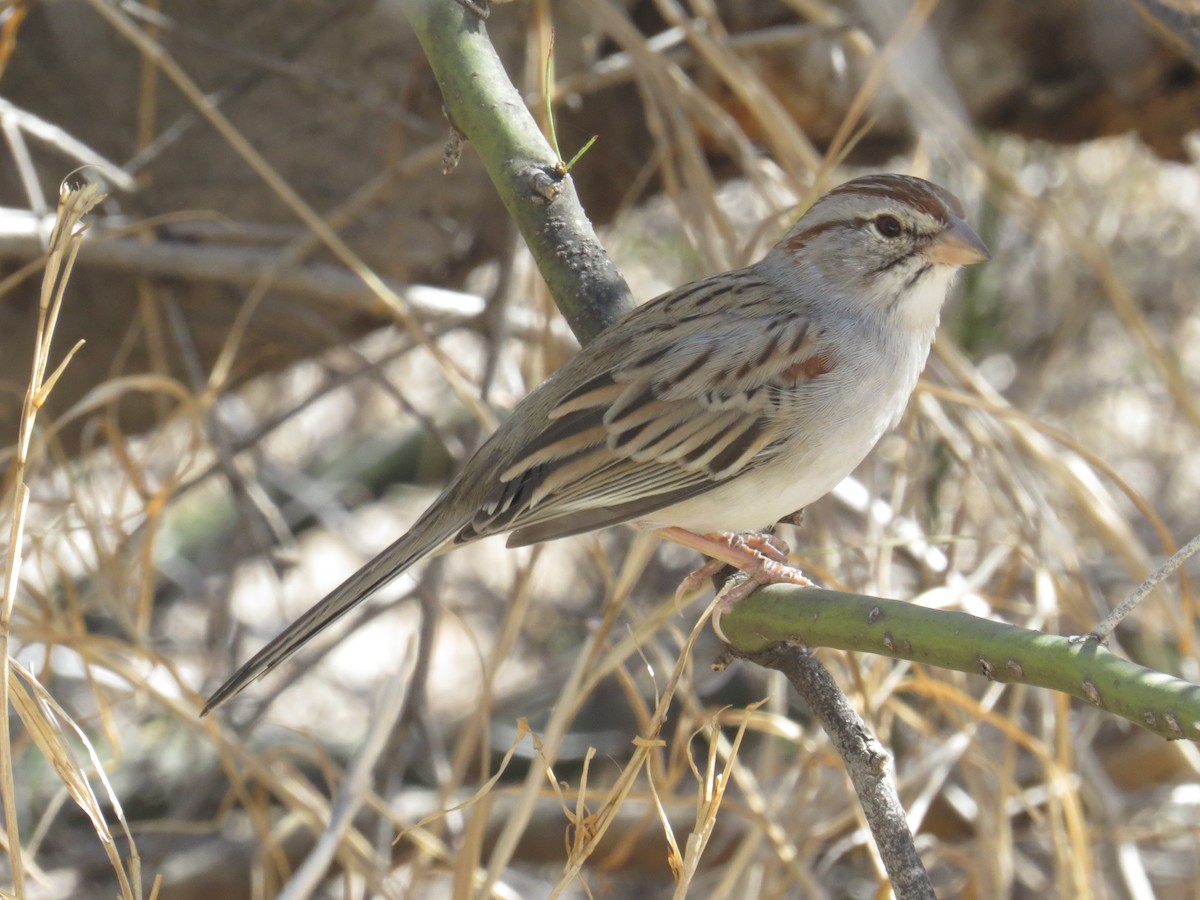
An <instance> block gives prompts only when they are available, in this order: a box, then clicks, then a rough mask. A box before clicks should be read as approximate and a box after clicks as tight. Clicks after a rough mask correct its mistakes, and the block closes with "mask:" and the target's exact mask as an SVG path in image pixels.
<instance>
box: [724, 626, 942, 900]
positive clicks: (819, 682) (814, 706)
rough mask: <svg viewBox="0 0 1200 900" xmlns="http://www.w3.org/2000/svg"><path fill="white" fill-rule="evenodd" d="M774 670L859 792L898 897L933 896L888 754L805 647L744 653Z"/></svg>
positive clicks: (902, 899) (782, 646) (907, 899)
mask: <svg viewBox="0 0 1200 900" xmlns="http://www.w3.org/2000/svg"><path fill="white" fill-rule="evenodd" d="M747 658H748V659H751V660H752V661H754V662H756V663H758V664H759V665H763V666H766V667H768V668H771V669H777V670H779V671H780V672H782V673H783V674H784V675H785V676H787V679H788V681H790V682H791V684H792V687H794V688H795V689H796V692H797V693H798V694H800V696H801V697H802V698H803V699H804V702H805V703H806V704H807V705H808V708H809V709H810V710H811V711H812V713H813V715H815V716H816V717H817V718H818V719H819V720H820V722H821V727H822V728H824V729H825V733H826V734H827V735H829V740H830V741H831V742H832V743H833V746H834V747H835V748H836V749H837V751H838V754H839V755H840V756H841V758H842V761H843V762H844V763H845V764H846V772H847V773H848V774H849V775H850V781H851V783H852V784H853V785H854V791H855V793H856V794H858V800H859V803H860V804H861V805H862V810H863V814H864V815H865V816H866V819H867V825H868V826H870V829H871V834H872V835H873V836H874V838H875V846H876V847H877V848H878V850H879V856H880V858H881V859H882V860H883V865H884V868H885V869H887V873H888V877H890V878H891V880H892V890H893V891H895V893H896V896H897V897H898V898H899V900H913V898H934V897H935V896H936V895H935V894H934V892H933V885H932V884H930V881H929V875H928V874H927V873H926V872H925V866H924V865H923V864H922V863H921V857H920V856H919V855H918V854H917V848H916V845H915V844H914V843H913V836H912V832H910V831H909V829H908V823H907V820H906V818H905V813H904V807H903V805H901V803H900V796H899V794H897V793H896V787H895V784H894V783H893V781H892V777H891V768H892V767H891V756H890V755H889V754H888V752H887V751H886V750H885V749H884V747H883V745H882V744H881V743H879V741H878V740H877V739H876V738H875V736H874V735H873V734H871V732H870V731H868V730H867V726H866V723H865V722H863V720H862V718H861V717H860V716H859V715H858V712H857V711H856V710H855V709H854V707H853V705H851V703H850V701H849V699H848V698H847V697H846V695H845V694H843V693H842V689H841V688H840V687H838V684H837V682H836V681H835V680H834V679H833V676H831V675H830V674H829V671H828V670H827V669H826V668H825V667H824V666H823V665H821V663H820V662H819V661H818V660H817V659H816V657H814V656H813V655H812V654H811V653H810V652H809V651H808V650H807V649H806V648H803V647H798V646H794V645H787V644H777V645H775V646H774V647H771V648H769V649H767V650H766V651H763V652H762V653H760V654H756V655H754V656H752V657H747Z"/></svg>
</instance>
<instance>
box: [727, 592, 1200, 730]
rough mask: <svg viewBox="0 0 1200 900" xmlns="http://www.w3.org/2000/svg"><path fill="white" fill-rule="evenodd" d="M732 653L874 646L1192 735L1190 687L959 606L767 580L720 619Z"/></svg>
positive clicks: (1193, 693)
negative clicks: (795, 646) (794, 646)
mask: <svg viewBox="0 0 1200 900" xmlns="http://www.w3.org/2000/svg"><path fill="white" fill-rule="evenodd" d="M721 631H722V632H724V634H725V637H726V639H727V640H728V643H729V645H730V647H731V648H732V649H733V651H734V652H735V653H736V654H738V655H743V654H745V655H753V654H756V653H759V652H761V651H762V650H763V649H765V648H766V647H769V646H770V645H772V644H777V643H801V644H806V645H809V646H814V647H836V648H838V649H841V650H857V651H860V652H864V653H876V654H879V655H881V656H890V657H892V658H894V659H907V660H912V661H913V662H920V663H927V664H929V665H932V666H939V667H941V668H943V669H955V670H957V671H959V672H967V673H970V674H974V675H983V676H985V677H987V678H989V679H990V680H992V681H1003V682H1009V683H1021V684H1029V685H1034V686H1035V687H1042V688H1049V689H1051V690H1055V691H1061V692H1063V693H1065V694H1070V695H1071V696H1073V697H1078V698H1079V699H1080V700H1083V701H1085V702H1086V703H1089V704H1091V705H1092V706H1096V707H1099V708H1100V709H1103V710H1106V711H1108V712H1110V713H1113V714H1114V715H1118V716H1121V717H1122V718H1125V719H1128V720H1129V721H1130V722H1133V723H1135V724H1137V725H1141V726H1142V727H1143V728H1146V729H1149V730H1150V731H1153V732H1154V733H1155V734H1159V735H1162V736H1163V737H1165V738H1168V739H1180V738H1186V739H1188V740H1193V741H1194V740H1200V686H1197V685H1194V684H1191V683H1189V682H1186V681H1183V680H1181V679H1178V678H1173V677H1171V676H1169V675H1164V674H1163V673H1161V672H1156V671H1154V670H1153V669H1147V668H1144V667H1143V666H1139V665H1137V664H1136V663H1132V662H1129V661H1128V660H1126V659H1122V658H1121V657H1119V656H1116V655H1114V654H1113V653H1111V652H1109V651H1108V650H1107V649H1105V648H1104V647H1102V646H1100V645H1099V644H1097V643H1095V642H1094V641H1077V640H1073V639H1071V638H1065V637H1058V636H1056V635H1051V634H1045V633H1043V632H1040V631H1031V630H1029V629H1028V628H1021V627H1019V626H1017V625H1009V624H1006V623H1004V622H995V621H992V620H990V619H981V618H978V617H977V616H971V615H967V614H966V613H961V612H949V611H946V610H937V609H928V608H926V607H923V606H917V605H915V604H913V603H905V602H903V601H900V600H881V599H880V598H878V597H869V596H865V595H862V594H846V593H841V592H838V591H830V590H825V589H823V588H798V587H794V586H791V585H774V586H772V587H768V588H762V589H761V590H758V591H756V592H755V593H754V594H753V595H751V596H750V597H747V598H746V599H745V600H742V601H741V602H739V603H738V605H737V606H736V607H734V609H733V610H732V611H730V612H729V613H726V614H725V615H724V616H723V617H722V619H721Z"/></svg>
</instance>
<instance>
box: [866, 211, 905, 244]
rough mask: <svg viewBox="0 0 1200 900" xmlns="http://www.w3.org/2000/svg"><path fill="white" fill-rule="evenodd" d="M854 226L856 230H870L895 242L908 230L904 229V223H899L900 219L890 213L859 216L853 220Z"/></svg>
mask: <svg viewBox="0 0 1200 900" xmlns="http://www.w3.org/2000/svg"><path fill="white" fill-rule="evenodd" d="M882 223H887V224H882ZM854 226H855V227H856V228H871V229H873V230H874V231H875V233H876V234H878V235H880V236H881V237H884V238H887V239H888V240H895V239H896V238H898V237H901V236H902V235H903V234H904V233H905V232H906V231H907V230H908V229H907V228H905V227H904V223H903V222H901V221H900V218H899V217H898V216H894V215H892V214H891V213H879V214H878V215H874V216H870V217H863V216H859V217H857V218H855V219H854Z"/></svg>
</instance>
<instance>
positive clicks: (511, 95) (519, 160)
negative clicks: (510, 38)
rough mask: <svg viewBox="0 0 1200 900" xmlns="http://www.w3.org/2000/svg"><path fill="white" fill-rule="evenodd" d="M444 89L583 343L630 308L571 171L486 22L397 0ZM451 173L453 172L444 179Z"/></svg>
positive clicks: (455, 10)
mask: <svg viewBox="0 0 1200 900" xmlns="http://www.w3.org/2000/svg"><path fill="white" fill-rule="evenodd" d="M400 7H401V9H402V10H403V11H404V14H405V16H407V18H408V20H409V22H410V23H411V25H412V27H413V30H414V31H415V32H416V34H417V39H418V40H419V41H420V42H421V47H422V49H424V51H425V55H426V56H427V57H428V59H429V63H430V66H431V67H432V68H433V74H434V76H435V77H436V78H437V82H438V85H439V86H440V87H441V89H442V97H443V100H444V101H445V104H446V113H447V115H448V116H449V117H450V120H451V122H452V123H453V127H454V128H456V129H457V130H458V131H461V132H462V133H463V134H465V135H466V136H467V138H468V139H469V140H470V141H471V146H472V147H473V148H474V150H475V152H476V153H477V154H478V155H479V159H480V160H481V161H482V163H483V166H484V168H485V169H486V170H487V172H488V175H489V176H490V177H491V179H492V182H493V183H494V184H495V185H496V191H497V192H498V193H499V194H500V197H501V199H502V200H503V201H504V205H505V207H506V208H507V209H508V212H509V214H510V215H511V216H512V217H513V220H514V221H515V222H516V223H517V227H518V228H519V229H520V230H521V234H522V236H523V237H524V238H525V243H526V244H528V245H529V249H530V251H531V252H532V253H533V257H534V259H535V260H536V261H537V264H538V268H539V270H540V271H541V273H542V277H543V278H544V279H545V280H546V284H547V285H549V287H550V292H551V294H553V296H554V301H555V303H556V304H558V308H559V309H560V310H561V311H562V314H563V316H564V317H566V320H567V324H569V325H570V326H571V330H572V331H574V332H575V335H576V337H578V338H579V340H580V341H581V342H582V343H587V342H588V341H589V340H591V338H593V337H595V336H596V335H597V334H599V333H600V332H601V331H603V330H604V329H605V328H607V327H608V326H609V325H611V324H612V323H613V322H615V321H616V320H617V319H619V318H620V317H621V316H623V315H624V314H625V313H626V312H628V311H629V310H630V309H631V308H632V306H633V300H632V297H631V296H630V293H629V288H628V287H627V286H626V284H625V280H624V279H623V278H622V277H621V273H620V272H618V271H617V267H616V266H615V265H614V264H613V262H612V260H611V259H610V258H609V256H608V253H607V252H605V250H604V248H603V247H602V246H601V245H600V242H599V241H598V240H597V239H596V234H595V232H594V231H593V230H592V225H591V223H590V222H589V221H588V219H587V216H586V215H584V212H583V208H582V207H581V206H580V205H579V199H578V197H577V196H576V193H575V187H574V185H573V184H572V182H571V177H570V176H569V175H564V174H561V171H560V165H561V163H560V160H559V159H558V157H557V155H556V154H555V153H554V151H553V150H552V149H551V148H550V145H549V144H548V143H547V142H546V139H545V138H544V137H543V136H542V133H541V131H540V130H539V129H538V126H537V123H536V122H535V121H534V119H533V116H532V115H530V113H529V110H528V109H527V108H526V106H525V102H524V100H522V99H521V95H520V94H519V93H518V92H517V90H516V88H514V87H513V85H512V82H511V81H509V78H508V75H507V73H506V72H505V71H504V65H503V63H501V61H500V58H499V57H498V56H497V55H496V50H495V48H494V47H493V46H492V42H491V40H490V39H489V38H488V36H487V32H486V30H485V29H484V24H483V20H482V19H480V18H479V16H478V15H477V14H475V13H474V12H471V11H470V10H468V9H467V8H466V7H465V6H464V5H462V4H461V3H456V2H454V0H400ZM451 177H453V176H451Z"/></svg>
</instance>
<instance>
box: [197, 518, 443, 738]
mask: <svg viewBox="0 0 1200 900" xmlns="http://www.w3.org/2000/svg"><path fill="white" fill-rule="evenodd" d="M436 505H437V504H435V506H436ZM431 511H432V510H431ZM425 518H426V517H425V516H423V517H422V519H421V520H418V522H417V523H416V524H415V525H414V526H413V527H412V529H411V530H410V531H409V532H408V533H407V534H405V535H404V536H403V537H401V538H400V539H399V540H398V541H396V542H395V543H394V544H392V545H391V546H390V547H388V548H387V549H386V550H384V551H383V552H382V553H380V554H379V555H378V556H376V557H375V558H374V559H373V560H371V561H370V562H369V563H367V564H366V565H365V566H363V567H362V568H361V569H359V570H358V571H357V572H355V573H354V574H353V575H351V576H350V577H349V578H347V579H346V580H345V581H343V582H342V583H341V585H339V586H338V587H336V588H334V590H333V591H331V592H330V593H329V594H328V596H326V597H325V599H324V600H322V601H321V602H319V603H317V604H316V605H315V606H313V607H312V608H311V609H309V610H308V612H306V613H305V614H304V615H302V616H301V617H300V618H299V619H297V620H296V621H295V622H293V623H292V624H291V625H289V626H288V627H287V628H286V629H284V631H283V632H282V633H280V634H279V636H278V637H276V638H275V639H274V640H273V641H271V643H269V644H267V646H265V647H264V648H263V649H262V650H260V651H259V652H258V653H257V654H255V655H254V656H253V657H252V658H251V659H250V660H249V662H247V663H246V664H245V665H244V666H242V667H241V668H240V669H238V670H237V671H236V672H234V673H233V675H231V676H230V678H229V680H228V681H226V682H225V683H224V684H223V685H221V686H220V687H219V688H217V690H216V691H215V692H214V693H213V695H212V696H211V697H209V698H208V703H206V704H205V705H204V709H203V710H202V711H201V713H200V715H201V716H206V715H208V714H209V713H210V712H211V711H212V710H214V709H216V708H217V707H218V706H220V705H221V704H222V703H224V702H225V701H226V700H228V699H229V698H231V697H234V696H236V695H237V694H238V693H240V692H241V691H242V689H243V688H245V687H246V685H248V684H250V682H252V681H254V680H255V679H256V678H260V677H262V676H263V675H265V674H267V673H268V672H270V671H271V670H272V669H273V668H275V667H276V666H277V665H279V664H280V663H281V662H283V661H284V660H285V659H287V658H288V657H289V656H291V655H292V654H293V653H295V652H296V651H297V650H299V649H300V648H301V647H302V646H304V645H305V644H306V643H308V642H309V641H310V640H311V639H312V638H313V637H314V636H315V635H317V634H318V633H319V632H321V631H323V630H324V629H325V628H327V627H329V626H330V625H332V624H333V623H334V622H336V621H337V620H338V619H340V618H341V617H342V616H344V615H345V614H346V613H348V612H349V611H350V610H352V609H354V607H356V606H358V604H360V603H362V602H363V601H364V600H366V599H367V598H368V597H370V596H371V594H373V593H375V591H377V590H379V589H380V588H381V587H383V586H384V585H385V584H387V583H388V582H390V581H392V580H393V579H395V578H397V577H399V576H400V575H401V574H403V573H404V571H405V570H406V569H407V568H408V567H409V566H411V565H413V564H414V563H416V562H417V561H418V560H420V559H421V558H422V557H424V556H427V555H428V554H430V553H432V552H433V551H434V550H435V549H437V548H438V547H439V546H440V545H441V544H442V543H444V542H445V541H446V539H447V538H448V537H449V536H450V534H451V533H453V531H452V530H451V531H450V532H449V533H447V530H446V529H445V528H436V527H433V528H431V527H429V526H428V523H424V520H425ZM423 523H424V524H423Z"/></svg>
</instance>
